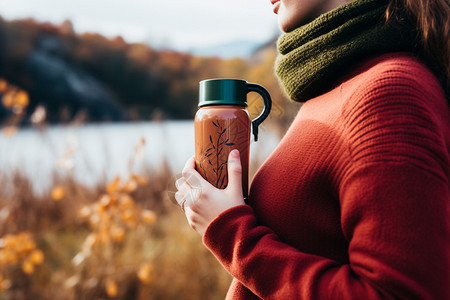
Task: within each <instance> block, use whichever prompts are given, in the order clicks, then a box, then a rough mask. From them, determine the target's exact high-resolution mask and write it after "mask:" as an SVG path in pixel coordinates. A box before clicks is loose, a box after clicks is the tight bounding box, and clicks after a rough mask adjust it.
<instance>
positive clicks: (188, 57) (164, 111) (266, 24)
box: [0, 0, 298, 299]
mask: <svg viewBox="0 0 450 300" xmlns="http://www.w3.org/2000/svg"><path fill="white" fill-rule="evenodd" d="M279 35H280V32H279V30H278V27H277V20H276V16H275V15H274V14H273V12H272V7H271V4H270V2H269V1H268V0H267V1H261V0H245V1H242V0H227V1H223V0H191V1H183V0H164V1H153V0H127V1H125V0H109V1H107V0H78V1H68V0H59V1H56V0H41V1H34V0H1V1H0V101H1V103H0V299H31V298H33V299H180V297H182V298H183V299H223V298H224V296H225V293H226V290H227V287H228V284H229V282H230V280H231V278H230V276H229V275H228V274H227V273H226V272H225V271H224V270H223V269H222V268H221V266H220V265H219V264H218V263H217V262H216V261H215V259H214V257H213V256H212V255H211V254H210V253H209V252H208V250H207V249H206V248H205V247H204V246H203V245H202V241H201V239H200V237H199V236H198V235H197V234H196V233H195V232H193V230H191V229H190V228H189V226H188V224H187V221H186V220H185V217H184V215H183V213H182V212H181V211H180V209H179V208H178V207H177V206H176V205H174V204H173V201H172V200H171V198H172V196H173V192H174V187H173V186H172V184H173V181H174V178H175V176H176V174H178V173H180V171H181V169H182V167H183V165H184V163H185V161H186V160H187V159H188V158H189V157H190V156H191V155H192V154H193V152H194V128H193V118H194V115H195V112H196V111H197V101H198V82H199V81H201V80H204V79H208V78H217V77H225V78H240V79H245V80H247V81H250V82H256V83H259V84H261V85H263V86H264V87H266V88H267V89H268V90H269V92H270V94H271V96H272V100H273V108H272V112H271V115H270V116H269V118H268V119H267V120H266V121H265V122H264V123H263V124H262V126H261V127H260V128H261V129H260V134H259V140H258V142H257V143H254V142H253V143H252V144H251V167H250V175H251V176H253V174H254V173H255V172H256V170H257V169H258V167H259V166H260V164H261V163H262V162H263V161H264V160H265V159H266V158H267V156H268V155H269V154H270V153H271V151H272V150H273V149H274V148H275V147H276V145H277V144H278V143H279V141H280V139H281V137H282V136H283V134H284V132H285V131H286V128H287V126H288V125H289V124H290V122H291V120H292V119H293V117H294V116H295V114H296V112H297V111H298V105H296V104H293V103H290V102H289V101H288V100H287V99H286V98H285V97H284V95H283V94H282V92H281V90H280V88H279V86H278V82H277V79H276V78H275V76H274V72H273V65H274V62H275V59H276V40H277V39H278V37H279ZM248 102H249V108H248V109H249V113H250V115H251V116H252V117H256V116H257V115H258V114H259V113H260V112H261V110H262V107H263V104H262V100H261V99H259V97H258V96H256V95H252V94H250V95H249V98H248Z"/></svg>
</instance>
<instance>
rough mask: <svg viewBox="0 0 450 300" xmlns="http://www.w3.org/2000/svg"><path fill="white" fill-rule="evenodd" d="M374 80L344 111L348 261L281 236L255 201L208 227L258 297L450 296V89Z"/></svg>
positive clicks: (214, 245) (211, 240)
mask: <svg viewBox="0 0 450 300" xmlns="http://www.w3.org/2000/svg"><path fill="white" fill-rule="evenodd" d="M391 75H392V74H391ZM394 77H395V76H394ZM368 85H369V86H366V88H365V89H364V90H363V91H360V92H357V93H354V94H353V96H352V97H350V98H351V99H350V100H349V104H348V107H349V109H348V110H345V111H344V112H343V115H344V117H345V118H347V119H348V121H347V126H346V136H348V149H349V150H348V151H349V152H350V157H351V164H350V167H349V168H348V171H347V172H346V173H345V174H344V175H343V178H342V180H341V182H340V185H339V201H340V205H341V227H342V230H343V233H344V235H345V238H346V239H347V241H348V244H349V247H348V253H349V263H348V264H345V265H342V264H339V263H337V262H335V261H333V260H331V259H328V258H324V257H320V256H316V255H312V254H307V253H302V252H300V251H298V250H297V249H295V248H293V247H291V246H289V245H287V244H285V243H283V242H281V241H280V240H279V239H278V237H277V235H276V234H275V233H274V232H273V231H272V230H271V229H270V228H267V227H264V226H260V225H258V222H257V220H256V217H255V215H254V213H253V211H252V208H251V207H249V206H239V207H235V208H232V209H230V210H228V211H226V212H224V213H222V214H221V215H220V216H218V217H217V218H216V219H215V220H213V221H212V223H211V224H210V225H209V226H208V228H207V230H206V233H205V236H204V243H205V245H206V246H207V247H208V248H209V249H210V250H211V251H212V252H213V253H214V255H215V256H216V257H217V259H218V260H219V261H220V262H221V263H222V264H223V266H224V267H225V268H226V269H227V270H228V271H229V272H230V274H231V275H233V276H234V277H235V278H236V279H237V280H239V282H241V283H242V284H243V285H244V286H245V287H247V288H248V289H249V290H251V291H252V292H253V293H254V294H256V295H257V296H259V297H261V298H263V299H390V298H400V299H450V292H449V282H450V278H449V269H450V241H449V238H450V207H449V203H450V201H449V200H450V199H449V182H448V173H449V167H448V166H449V161H448V149H447V147H448V146H447V143H448V137H449V132H448V130H449V129H448V127H449V124H448V119H447V120H445V118H444V119H443V118H442V115H447V116H448V108H447V106H446V105H445V98H444V97H443V96H442V94H441V96H440V97H434V96H435V95H434V96H433V95H430V94H429V93H427V92H426V91H425V92H424V90H423V89H421V88H420V84H419V85H418V84H417V82H414V81H411V80H406V79H402V80H391V81H389V82H386V80H384V79H383V80H374V81H373V82H372V83H371V84H368Z"/></svg>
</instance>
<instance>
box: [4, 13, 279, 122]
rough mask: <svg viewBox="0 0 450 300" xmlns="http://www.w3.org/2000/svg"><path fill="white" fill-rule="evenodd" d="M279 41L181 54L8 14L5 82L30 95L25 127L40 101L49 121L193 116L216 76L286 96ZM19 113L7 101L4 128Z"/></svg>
mask: <svg viewBox="0 0 450 300" xmlns="http://www.w3.org/2000/svg"><path fill="white" fill-rule="evenodd" d="M274 46H275V43H274V40H271V41H268V42H267V43H256V42H245V41H238V42H235V43H229V44H223V45H218V46H216V47H210V48H199V49H192V53H181V52H176V51H172V50H156V49H153V48H152V47H151V46H148V45H145V44H138V43H133V44H129V43H127V42H125V41H124V39H123V38H121V37H120V36H117V37H116V38H112V39H111V38H106V37H104V36H102V35H100V34H96V33H84V34H77V33H76V32H74V30H73V27H72V24H71V23H70V21H65V22H63V23H62V24H59V25H55V24H50V23H40V22H37V21H35V20H33V19H25V20H16V21H5V20H3V19H2V18H1V17H0V79H1V78H3V79H5V80H6V81H7V82H9V83H11V84H13V85H16V86H18V87H19V88H21V89H23V90H25V91H26V92H27V93H28V94H29V97H30V101H29V106H28V108H27V111H26V113H27V118H25V119H24V123H25V124H26V123H27V120H28V119H29V116H30V115H31V113H32V112H33V111H34V110H35V109H36V108H37V107H38V106H43V107H44V108H45V109H46V111H47V121H48V122H70V120H72V119H74V118H76V117H77V116H78V115H80V114H82V115H83V119H85V120H87V121H91V122H92V121H119V120H148V119H152V118H157V119H161V118H163V119H192V118H193V116H194V114H195V112H196V110H197V103H198V100H197V98H198V83H199V81H201V80H204V79H208V78H220V77H228V78H230V77H232V78H245V79H246V80H248V81H253V82H258V83H260V84H262V85H264V86H266V87H267V88H268V89H269V91H270V92H271V94H272V95H273V96H274V99H276V101H278V100H282V99H283V96H282V95H281V92H280V91H279V88H278V83H277V80H276V79H275V77H274V76H271V75H270V74H271V73H272V72H273V61H274V59H275V55H276V54H275V48H274ZM213 53H214V55H213ZM232 57H234V58H233V59H229V58H232ZM236 57H237V58H236ZM1 97H2V94H1V93H0V100H1ZM11 113H12V112H11V111H8V109H6V108H4V107H3V108H2V107H1V105H0V125H1V124H2V122H3V121H4V118H5V116H6V117H8V116H9V115H11ZM2 118H3V119H2Z"/></svg>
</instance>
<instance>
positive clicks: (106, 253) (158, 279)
mask: <svg viewBox="0 0 450 300" xmlns="http://www.w3.org/2000/svg"><path fill="white" fill-rule="evenodd" d="M171 176H172V174H171V173H170V171H168V169H167V168H161V169H160V170H150V169H148V170H147V171H146V172H145V174H143V177H144V178H147V180H146V183H145V184H144V182H142V183H141V186H139V187H137V188H136V186H134V188H131V189H129V190H127V191H124V189H123V188H119V189H116V190H114V189H111V184H110V185H109V186H108V185H105V184H100V185H98V186H96V187H86V186H83V185H81V184H79V183H77V182H76V181H74V180H73V178H70V177H67V178H57V177H55V178H54V179H53V181H54V183H53V186H59V187H61V188H62V189H63V191H64V193H63V194H64V195H63V196H62V197H60V198H58V199H57V200H56V201H55V200H54V199H52V197H53V198H54V196H55V195H54V194H53V195H52V191H51V190H49V191H47V193H45V194H44V195H43V196H36V195H35V194H34V192H33V189H32V184H31V182H30V181H29V180H28V179H27V178H25V177H24V176H23V175H21V173H20V172H16V173H14V174H9V175H7V174H1V175H0V191H1V192H0V241H1V237H3V240H4V237H5V236H6V235H7V234H9V235H17V234H19V233H22V232H27V233H29V234H30V235H31V236H32V237H33V239H34V241H35V245H36V249H40V250H41V251H42V252H43V254H44V261H43V262H42V263H41V264H36V265H35V266H34V268H33V272H29V273H28V274H27V273H26V272H24V269H23V264H24V262H23V261H14V260H13V261H6V262H3V265H2V268H1V271H0V275H1V277H0V279H2V281H3V288H1V287H2V285H1V283H0V299H69V300H70V299H180V297H182V298H183V299H223V297H224V295H225V293H226V290H227V287H228V285H229V283H230V280H231V278H230V276H229V275H228V274H227V273H226V272H225V271H224V270H223V269H222V267H221V266H220V265H219V263H218V262H217V261H216V260H215V258H214V257H213V256H212V254H211V253H210V252H209V251H208V250H207V249H206V248H205V247H204V246H203V244H202V242H201V238H200V236H198V234H197V233H195V232H194V231H193V230H192V229H191V228H189V226H188V224H187V221H186V220H185V217H184V215H183V213H182V212H181V210H180V209H179V208H178V207H177V206H175V205H173V204H172V203H171V202H170V201H169V200H168V199H167V183H168V182H169V180H170V178H171ZM124 183H126V182H124ZM123 186H124V185H123ZM116 188H117V187H116ZM108 189H109V190H108ZM119 190H120V191H119ZM121 193H122V194H121ZM112 194H114V195H116V196H117V195H119V196H117V197H119V198H120V195H124V194H125V195H127V197H130V198H131V199H132V200H133V210H134V211H135V212H137V215H139V213H141V212H142V211H146V212H149V211H151V212H154V213H155V214H156V220H152V218H151V216H152V215H151V214H150V219H148V215H147V219H144V218H141V219H136V220H134V221H132V222H131V221H130V222H131V223H130V224H132V225H130V226H128V225H126V224H127V223H124V222H123V220H122V221H120V222H122V223H120V224H125V225H126V226H125V225H123V226H124V227H123V228H124V232H121V231H119V235H118V236H119V238H117V237H116V238H114V234H111V232H110V231H108V232H107V234H111V237H106V238H105V239H104V240H102V238H101V237H100V235H99V234H100V233H101V232H102V230H103V229H101V226H100V225H98V224H97V225H93V224H92V222H89V221H86V216H81V215H80V214H79V213H78V212H79V211H80V209H82V208H83V207H91V208H95V207H97V208H98V207H100V204H101V203H102V202H101V201H103V203H104V204H105V202H104V197H105V195H112ZM60 196H61V195H60ZM102 197H103V198H102ZM111 197H113V196H111ZM119 198H117V199H119ZM102 199H103V200H102ZM111 199H113V198H111ZM108 205H110V206H108V207H110V208H111V209H110V211H115V208H114V207H113V206H111V204H108ZM108 209H109V208H108ZM137 215H134V216H135V218H136V216H137ZM147 221H149V222H147ZM108 224H109V223H108ZM114 224H116V223H114ZM96 226H97V227H96ZM127 226H128V227H127ZM121 233H123V236H122V237H121V238H120V234H121ZM95 234H98V235H96V238H95V239H94V241H93V239H92V236H95ZM1 249H2V246H1V242H0V250H1ZM0 264H2V262H1V259H0ZM2 289H3V290H2Z"/></svg>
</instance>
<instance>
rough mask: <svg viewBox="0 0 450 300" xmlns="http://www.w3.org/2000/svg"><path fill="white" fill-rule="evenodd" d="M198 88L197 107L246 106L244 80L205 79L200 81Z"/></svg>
mask: <svg viewBox="0 0 450 300" xmlns="http://www.w3.org/2000/svg"><path fill="white" fill-rule="evenodd" d="M199 86H200V87H199V99H198V106H199V107H202V106H208V105H239V106H244V107H246V106H247V81H245V80H242V79H231V78H218V79H207V80H202V81H200V83H199Z"/></svg>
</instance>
